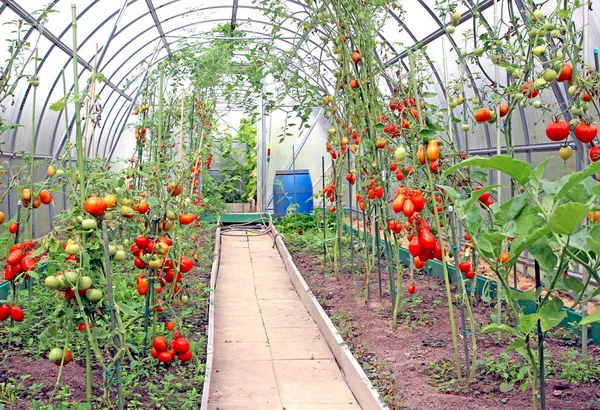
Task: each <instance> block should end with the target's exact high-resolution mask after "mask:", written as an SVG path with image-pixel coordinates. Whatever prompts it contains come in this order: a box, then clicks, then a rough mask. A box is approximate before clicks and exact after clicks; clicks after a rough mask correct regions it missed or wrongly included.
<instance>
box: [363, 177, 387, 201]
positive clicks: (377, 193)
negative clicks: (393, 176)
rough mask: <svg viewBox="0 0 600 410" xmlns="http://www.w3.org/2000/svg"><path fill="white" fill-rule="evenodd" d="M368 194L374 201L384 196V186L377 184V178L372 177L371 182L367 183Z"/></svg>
mask: <svg viewBox="0 0 600 410" xmlns="http://www.w3.org/2000/svg"><path fill="white" fill-rule="evenodd" d="M366 188H367V196H368V197H369V199H370V200H371V201H374V200H375V198H383V187H382V186H381V185H379V184H377V181H376V180H375V178H371V179H370V180H369V184H368V185H367V187H366Z"/></svg>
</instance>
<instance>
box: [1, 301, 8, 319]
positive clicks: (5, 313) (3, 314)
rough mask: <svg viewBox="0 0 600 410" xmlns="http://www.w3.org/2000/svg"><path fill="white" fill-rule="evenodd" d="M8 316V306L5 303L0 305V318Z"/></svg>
mask: <svg viewBox="0 0 600 410" xmlns="http://www.w3.org/2000/svg"><path fill="white" fill-rule="evenodd" d="M9 316H10V306H8V305H7V304H6V303H5V304H3V305H2V306H0V320H6V319H8V317H9Z"/></svg>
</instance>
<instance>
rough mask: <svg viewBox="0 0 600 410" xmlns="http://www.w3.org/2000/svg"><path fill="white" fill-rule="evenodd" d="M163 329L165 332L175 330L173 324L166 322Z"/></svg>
mask: <svg viewBox="0 0 600 410" xmlns="http://www.w3.org/2000/svg"><path fill="white" fill-rule="evenodd" d="M165 327H166V328H167V330H173V329H175V323H174V322H167V324H166V325H165Z"/></svg>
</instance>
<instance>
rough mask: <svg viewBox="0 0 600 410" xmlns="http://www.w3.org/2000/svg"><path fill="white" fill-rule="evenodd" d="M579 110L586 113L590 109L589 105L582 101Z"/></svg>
mask: <svg viewBox="0 0 600 410" xmlns="http://www.w3.org/2000/svg"><path fill="white" fill-rule="evenodd" d="M581 109H582V110H583V112H587V110H589V109H590V105H589V104H588V103H586V102H585V101H584V102H582V103H581Z"/></svg>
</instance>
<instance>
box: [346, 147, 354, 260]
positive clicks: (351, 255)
mask: <svg viewBox="0 0 600 410" xmlns="http://www.w3.org/2000/svg"><path fill="white" fill-rule="evenodd" d="M346 151H347V152H348V173H350V170H351V167H350V150H349V149H347V150H346ZM348 195H349V196H348V202H349V206H350V268H351V269H352V271H354V244H353V243H352V229H353V228H354V226H353V225H352V181H348Z"/></svg>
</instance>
